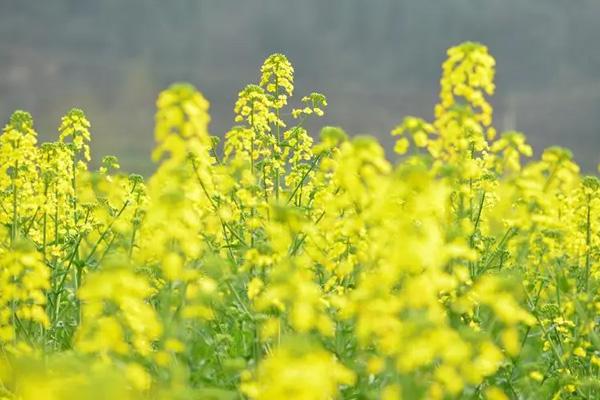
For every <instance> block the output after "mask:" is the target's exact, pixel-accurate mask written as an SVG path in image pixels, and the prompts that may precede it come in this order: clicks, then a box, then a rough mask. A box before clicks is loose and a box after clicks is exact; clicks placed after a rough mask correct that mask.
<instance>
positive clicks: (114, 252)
mask: <svg viewBox="0 0 600 400" xmlns="http://www.w3.org/2000/svg"><path fill="white" fill-rule="evenodd" d="M494 64H495V62H494V59H493V57H492V56H491V55H490V54H488V50H487V48H486V47H485V46H483V45H481V44H478V43H470V42H469V43H463V44H461V45H459V46H456V47H453V48H451V49H450V50H449V51H448V58H447V61H445V63H444V64H443V66H442V73H441V81H440V83H441V85H440V87H441V89H440V95H439V102H438V104H437V105H435V106H434V105H432V107H433V106H434V107H435V109H434V115H435V117H434V119H433V121H425V120H423V119H421V118H418V117H406V118H404V119H403V120H402V119H401V117H400V116H399V122H400V124H399V125H398V126H397V127H396V128H395V129H394V130H393V131H392V132H391V134H392V135H393V136H394V137H395V138H396V142H395V143H396V145H395V148H394V151H395V152H396V153H398V154H396V155H395V156H394V157H391V156H389V155H388V156H387V157H386V155H385V153H384V149H383V148H382V146H381V145H380V144H379V143H378V142H377V140H375V139H374V138H372V137H367V136H349V135H347V134H346V133H345V132H344V131H343V129H342V128H339V127H332V126H325V127H323V128H322V129H321V130H320V132H308V131H307V129H306V128H305V125H306V123H307V121H309V120H313V119H318V118H319V117H320V116H322V115H323V114H324V113H325V112H326V110H327V100H326V97H325V96H324V95H322V94H320V93H316V92H313V93H309V94H307V95H305V96H304V97H302V96H303V95H304V94H301V95H300V96H297V97H294V96H293V94H294V69H293V67H292V65H291V64H290V62H289V61H288V59H287V58H286V57H285V56H284V55H282V54H274V55H272V56H270V57H268V58H267V59H266V60H265V62H264V64H263V65H262V67H261V69H260V73H258V74H257V78H258V79H257V82H256V84H251V85H248V86H247V87H245V88H244V89H243V90H242V91H241V92H240V93H239V97H238V100H237V101H236V103H235V106H234V111H235V124H237V125H236V126H234V127H233V128H231V130H230V131H228V132H227V133H225V134H224V135H221V136H219V135H217V136H211V135H210V134H209V133H208V129H207V126H208V123H209V120H210V117H209V104H208V102H207V100H206V99H205V98H204V97H203V96H202V94H201V93H200V92H198V91H197V90H196V89H195V88H194V87H193V86H191V85H188V84H174V85H172V86H171V87H170V88H168V89H167V90H165V91H164V92H162V93H160V95H159V97H158V100H157V111H156V121H155V122H156V129H155V140H156V147H155V151H154V153H153V154H152V158H153V159H154V161H155V162H156V165H157V168H156V171H155V173H154V174H153V175H152V176H151V177H149V178H148V179H144V178H142V176H140V175H135V174H127V173H125V172H123V171H121V170H120V168H119V163H118V160H117V159H116V158H115V157H112V156H108V157H105V158H104V159H102V161H101V162H98V163H97V165H99V168H97V169H96V168H94V169H92V168H91V167H88V163H89V162H90V146H91V139H92V137H93V133H92V132H93V127H92V126H91V125H90V122H89V121H88V120H87V119H86V116H85V114H84V112H83V111H81V110H79V109H73V110H71V111H69V112H68V113H67V114H66V115H65V116H64V117H63V119H62V121H61V123H60V126H59V128H58V132H57V139H56V141H54V142H50V143H41V144H40V143H38V141H37V134H36V131H35V126H34V123H33V119H32V117H31V115H30V114H29V113H27V112H25V111H16V112H15V113H14V114H13V115H12V116H11V117H10V120H9V121H8V123H7V124H6V126H5V127H4V130H3V132H2V135H1V136H0V222H1V225H2V226H1V229H0V399H11V400H12V399H15V400H17V399H19V400H21V399H22V400H39V399H48V400H59V399H60V400H62V399H67V400H71V399H73V400H74V399H98V400H99V399H125V400H127V399H182V400H183V399H199V400H202V399H209V400H210V399H224V400H227V399H249V400H252V399H256V400H263V399H264V400H286V399H289V400H312V399H314V400H329V399H365V400H368V399H373V400H375V399H381V400H395V399H489V400H503V399H598V398H600V317H599V315H600V293H599V289H600V259H599V255H600V199H599V194H600V181H599V179H598V177H597V176H586V175H583V174H581V172H580V170H579V167H578V166H577V164H576V163H575V162H574V161H573V158H572V155H571V153H570V152H569V151H568V150H566V149H562V148H558V147H552V148H548V149H545V150H543V151H541V149H540V152H539V153H537V154H538V155H536V156H534V152H533V150H532V148H531V146H530V145H528V144H527V142H526V137H525V135H524V134H523V133H520V132H516V131H509V132H497V131H496V130H495V129H494V127H493V121H492V107H491V105H490V103H489V101H490V96H491V95H492V94H493V92H494V89H495V87H494V71H495V67H494ZM313 123H314V122H313ZM313 123H311V124H313ZM219 137H222V138H223V139H222V140H220V139H219ZM313 138H318V139H313ZM148 140H150V138H149V139H148Z"/></svg>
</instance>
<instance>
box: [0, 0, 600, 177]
mask: <svg viewBox="0 0 600 400" xmlns="http://www.w3.org/2000/svg"><path fill="white" fill-rule="evenodd" d="M598 21H600V1H598V0H570V1H564V0H406V1H405V0H368V1H367V0H302V1H298V0H172V1H164V0H127V1H123V0H52V1H39V0H0V120H1V121H2V124H4V123H5V122H6V121H7V119H8V117H9V116H10V114H11V112H12V111H13V110H15V109H18V108H20V109H25V110H28V111H30V112H31V113H32V114H33V116H34V118H35V120H36V126H37V130H38V132H39V134H40V137H41V139H42V140H47V139H50V138H53V137H54V136H55V135H56V128H57V126H58V123H59V121H60V117H61V115H63V114H64V113H65V112H66V111H67V110H68V109H69V108H71V107H74V106H77V107H80V108H82V109H84V111H86V113H87V114H88V117H89V119H90V120H91V122H92V128H93V142H94V143H93V147H92V148H93V150H94V156H95V158H96V160H98V159H99V158H100V157H101V156H102V155H105V154H114V155H117V156H118V157H119V158H120V159H121V161H122V165H123V167H124V168H125V169H127V170H129V171H132V172H134V171H135V172H141V173H148V172H150V171H151V170H152V169H153V166H152V163H151V161H150V156H149V155H150V151H151V149H152V147H153V145H154V138H153V114H154V102H155V98H156V95H157V94H158V92H159V91H160V90H161V89H163V88H165V87H166V86H168V85H169V84H170V83H172V82H175V81H188V82H191V83H193V84H194V85H196V86H197V87H198V88H199V89H200V90H201V91H202V92H203V93H204V95H205V96H206V97H207V98H208V99H209V100H210V102H211V115H212V122H211V133H212V134H218V135H222V134H223V133H224V132H225V131H227V129H228V128H229V127H230V126H231V125H232V120H233V111H232V109H233V103H234V101H235V99H236V96H237V93H238V91H239V90H240V89H241V88H242V87H243V86H245V85H246V84H247V83H251V82H256V81H257V79H258V76H259V71H258V69H259V67H260V65H261V63H262V61H263V59H264V58H265V57H266V56H268V55H269V54H270V53H273V52H283V53H285V54H287V55H288V57H289V58H290V60H291V61H292V63H293V64H294V66H295V68H296V95H297V96H298V97H297V100H299V98H300V97H301V96H302V95H304V94H306V93H310V92H311V91H319V92H322V93H324V94H325V95H327V97H328V98H329V104H330V105H329V107H328V110H327V115H326V117H325V118H324V119H322V120H321V121H319V123H318V125H316V126H322V125H325V124H328V125H340V126H342V127H344V128H345V129H346V130H347V131H348V132H349V133H351V134H364V133H367V134H372V135H375V136H377V137H378V138H380V140H381V141H382V143H384V144H385V145H386V146H387V147H388V148H389V147H391V143H392V139H391V138H390V136H389V131H390V130H391V129H392V128H393V127H394V126H395V125H396V124H397V123H399V122H400V121H401V120H402V118H403V117H404V116H405V115H407V114H411V115H417V116H422V117H425V118H431V117H432V114H433V106H434V104H435V102H436V100H437V93H438V88H439V75H440V64H441V63H442V62H443V60H444V59H445V56H446V55H445V52H446V49H447V48H448V47H450V46H452V45H454V44H457V43H459V42H461V41H464V40H474V41H479V42H483V43H485V44H486V45H488V47H489V48H490V51H491V52H492V53H493V55H494V56H495V57H496V59H497V93H496V95H495V96H494V101H493V103H494V105H495V106H496V109H495V110H496V111H495V124H496V126H497V127H498V128H499V129H517V130H521V131H523V132H525V133H526V134H527V135H528V138H529V140H530V142H531V143H533V145H534V146H535V148H536V150H537V151H539V150H540V149H541V148H543V147H545V146H549V145H555V144H556V145H561V146H566V147H569V148H571V149H572V150H573V152H574V154H575V158H576V160H577V161H578V162H579V163H580V164H581V165H582V166H583V169H584V170H587V171H592V170H595V168H596V164H597V163H598V162H600V23H599V22H598Z"/></svg>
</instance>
